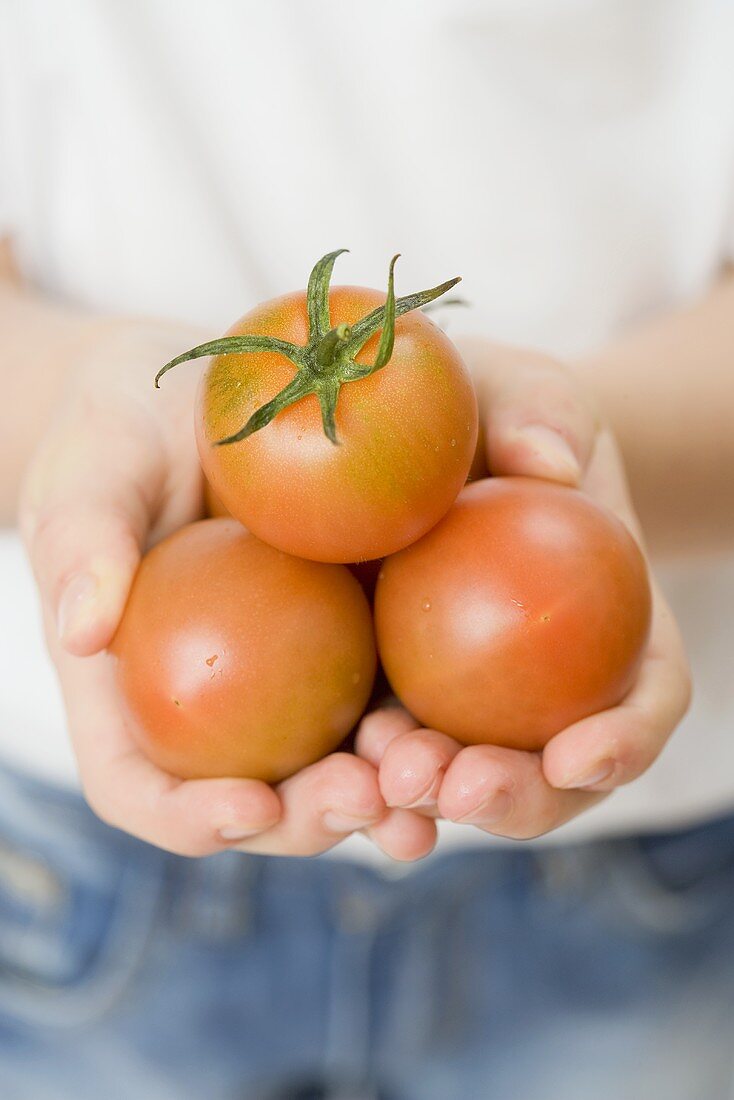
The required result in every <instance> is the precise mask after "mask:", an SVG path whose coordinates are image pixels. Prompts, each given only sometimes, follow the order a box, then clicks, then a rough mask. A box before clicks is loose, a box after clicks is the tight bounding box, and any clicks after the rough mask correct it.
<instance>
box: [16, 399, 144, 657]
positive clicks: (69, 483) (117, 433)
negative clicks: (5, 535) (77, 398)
mask: <svg viewBox="0 0 734 1100" xmlns="http://www.w3.org/2000/svg"><path fill="white" fill-rule="evenodd" d="M120 416H121V417H122V419H121V420H119V421H118V420H117V418H116V416H115V417H114V418H112V425H111V426H108V425H107V424H106V423H105V431H104V434H102V433H101V432H100V428H99V419H98V418H96V417H95V416H94V415H92V413H91V412H90V413H89V415H88V417H86V418H82V417H81V415H80V414H79V413H78V412H75V411H72V412H70V413H69V414H68V417H67V419H66V420H65V421H64V424H63V426H62V427H60V428H59V429H58V430H57V434H56V436H55V437H53V438H52V439H51V441H50V442H48V443H47V444H46V445H45V446H44V447H43V448H42V450H41V452H40V454H39V456H38V457H37V459H36V461H35V462H34V464H33V466H32V468H31V470H30V471H29V474H28V477H27V479H26V482H25V485H24V488H23V491H22V494H21V506H20V521H21V527H22V530H23V535H24V538H25V542H26V546H27V548H28V552H29V555H30V559H31V564H32V566H33V570H34V573H35V576H36V580H37V582H38V585H39V589H40V593H41V598H42V600H43V602H44V604H45V605H46V607H47V608H48V609H49V611H50V613H51V621H52V623H53V624H54V626H53V628H54V631H55V633H56V635H57V636H58V637H59V639H60V640H61V643H62V645H63V646H64V648H65V649H67V650H68V652H70V653H75V654H77V655H79V656H82V655H88V654H91V653H96V652H97V651H98V650H99V649H101V648H102V647H104V646H105V645H106V644H107V643H108V642H109V641H110V639H111V638H112V635H113V634H114V631H115V628H116V626H117V623H118V622H119V619H120V616H121V614H122V610H123V607H124V605H125V600H126V598H127V593H128V590H129V587H130V583H131V580H132V577H133V575H134V572H135V569H136V567H137V564H138V561H139V557H140V548H141V545H142V542H143V540H144V538H145V536H146V533H147V531H148V527H149V524H150V519H151V516H152V515H153V513H154V511H155V507H156V504H157V501H158V499H159V496H160V493H161V492H162V481H161V479H162V473H161V467H162V463H161V461H160V455H159V453H158V449H157V445H156V441H155V434H154V432H153V431H152V430H151V431H150V432H148V431H146V430H145V428H144V425H143V424H141V423H140V421H139V422H138V423H137V424H136V425H135V426H134V428H133V427H132V426H131V425H130V424H129V423H125V422H124V421H125V418H124V416H123V415H122V414H120Z"/></svg>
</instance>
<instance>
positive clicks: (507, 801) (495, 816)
mask: <svg viewBox="0 0 734 1100" xmlns="http://www.w3.org/2000/svg"><path fill="white" fill-rule="evenodd" d="M514 805H515V800H514V798H513V797H512V795H511V794H510V793H509V791H495V792H494V794H491V795H490V796H489V798H486V799H485V800H484V802H480V803H479V805H478V806H477V807H476V809H474V810H470V811H469V813H467V814H463V815H462V816H461V817H455V818H454V821H457V822H460V823H461V824H467V825H473V824H481V825H499V823H500V822H501V821H504V820H505V818H506V817H509V815H510V814H511V813H512V809H513V806H514Z"/></svg>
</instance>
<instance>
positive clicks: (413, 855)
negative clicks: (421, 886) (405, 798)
mask: <svg viewBox="0 0 734 1100" xmlns="http://www.w3.org/2000/svg"><path fill="white" fill-rule="evenodd" d="M365 833H366V835H367V836H368V837H369V839H370V840H371V841H372V842H373V843H374V844H376V845H377V847H378V848H380V849H381V850H382V851H383V852H384V853H385V855H387V856H389V857H390V858H391V859H397V860H400V861H401V862H413V861H414V860H416V859H423V858H424V857H425V856H427V855H429V854H430V853H431V852H432V851H433V849H434V847H435V845H436V839H437V836H438V834H437V830H436V823H435V821H432V820H431V819H430V818H428V817H424V816H423V815H422V814H416V813H412V812H411V811H410V810H400V809H393V810H388V811H387V813H386V814H385V816H384V817H383V818H382V820H381V821H378V822H377V824H375V825H372V826H371V827H370V828H368V829H365Z"/></svg>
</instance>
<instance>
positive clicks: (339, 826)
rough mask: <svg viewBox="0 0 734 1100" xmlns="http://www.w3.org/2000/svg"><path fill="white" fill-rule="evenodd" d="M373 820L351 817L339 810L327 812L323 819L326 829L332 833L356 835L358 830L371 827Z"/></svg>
mask: <svg viewBox="0 0 734 1100" xmlns="http://www.w3.org/2000/svg"><path fill="white" fill-rule="evenodd" d="M373 820H374V818H371V817H370V818H365V817H350V816H349V815H348V814H342V813H339V812H338V811H337V810H327V811H326V813H325V814H324V816H323V817H322V818H321V821H322V823H323V826H324V828H325V829H327V830H328V831H329V832H330V833H354V832H356V830H357V829H364V828H365V827H366V826H367V825H371V824H372V823H373Z"/></svg>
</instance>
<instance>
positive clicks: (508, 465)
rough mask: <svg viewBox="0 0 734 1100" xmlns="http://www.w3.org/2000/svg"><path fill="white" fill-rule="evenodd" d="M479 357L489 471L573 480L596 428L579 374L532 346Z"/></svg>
mask: <svg viewBox="0 0 734 1100" xmlns="http://www.w3.org/2000/svg"><path fill="white" fill-rule="evenodd" d="M484 357H485V365H484V366H483V367H479V368H478V374H477V381H478V392H479V396H480V405H481V407H482V412H483V427H484V435H485V440H486V453H487V465H488V467H489V471H490V473H492V474H498V475H523V476H529V477H542V478H550V479H552V480H554V481H559V482H562V483H564V484H568V485H576V484H578V481H579V479H580V477H581V475H582V472H583V470H584V469H585V467H586V465H587V463H588V461H589V457H590V455H591V452H592V448H593V444H594V437H595V435H596V431H597V423H596V415H595V412H594V410H593V409H592V406H591V401H590V397H589V395H588V394H587V393H586V392H585V390H584V389H583V387H582V384H581V382H580V380H579V379H578V378H577V377H575V376H574V375H573V374H572V373H571V372H570V371H569V370H567V369H566V368H564V367H562V366H561V365H560V364H558V363H556V362H555V361H554V360H552V359H550V358H548V357H546V356H543V355H540V354H539V353H537V352H530V351H529V352H522V351H512V352H509V351H507V350H506V349H502V350H498V351H497V353H496V356H495V357H494V358H493V357H492V353H491V351H485V353H484ZM487 364H488V365H487Z"/></svg>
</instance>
